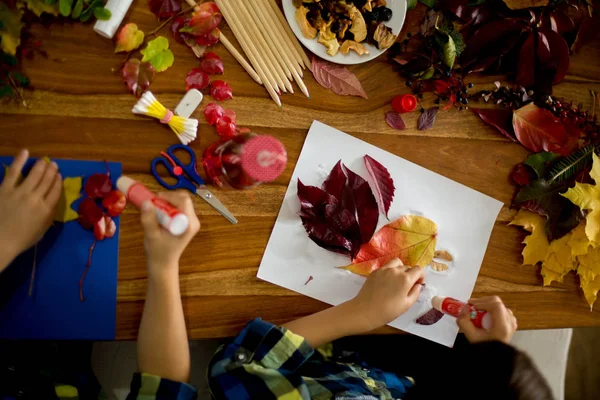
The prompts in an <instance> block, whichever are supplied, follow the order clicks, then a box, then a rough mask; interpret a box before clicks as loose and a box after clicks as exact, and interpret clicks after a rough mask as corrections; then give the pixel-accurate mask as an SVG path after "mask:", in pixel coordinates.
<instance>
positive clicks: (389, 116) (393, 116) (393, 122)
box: [385, 111, 406, 131]
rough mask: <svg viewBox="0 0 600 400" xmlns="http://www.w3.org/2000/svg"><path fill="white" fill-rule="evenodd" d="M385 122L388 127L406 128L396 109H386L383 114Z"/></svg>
mask: <svg viewBox="0 0 600 400" xmlns="http://www.w3.org/2000/svg"><path fill="white" fill-rule="evenodd" d="M385 122H387V124H388V125H389V126H390V128H393V129H397V130H399V131H401V130H403V129H405V128H406V124H405V123H404V120H403V119H402V115H401V114H400V113H397V112H396V111H388V112H387V113H386V114H385Z"/></svg>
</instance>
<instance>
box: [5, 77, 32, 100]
mask: <svg viewBox="0 0 600 400" xmlns="http://www.w3.org/2000/svg"><path fill="white" fill-rule="evenodd" d="M7 76H8V80H9V81H10V84H11V85H12V87H13V88H15V92H17V94H18V95H19V98H20V99H21V103H23V107H27V102H26V101H25V98H24V97H23V92H22V91H21V88H20V87H18V86H17V84H16V83H15V81H14V80H13V78H12V76H10V74H7Z"/></svg>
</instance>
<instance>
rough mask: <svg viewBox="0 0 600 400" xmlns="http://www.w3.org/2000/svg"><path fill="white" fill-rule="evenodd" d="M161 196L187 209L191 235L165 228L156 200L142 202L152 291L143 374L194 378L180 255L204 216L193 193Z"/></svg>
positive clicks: (144, 328)
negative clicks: (197, 209) (197, 210)
mask: <svg viewBox="0 0 600 400" xmlns="http://www.w3.org/2000/svg"><path fill="white" fill-rule="evenodd" d="M159 196H160V197H162V198H164V199H166V200H167V201H169V202H170V203H172V204H173V205H175V206H176V207H177V208H179V210H180V211H181V212H183V213H184V214H186V215H187V216H188V218H189V220H190V226H189V228H188V230H187V232H186V233H185V234H183V235H182V236H179V237H175V236H173V235H171V234H170V233H169V232H167V231H166V230H165V229H163V228H161V227H160V225H159V224H158V221H157V219H156V214H155V211H154V209H153V207H152V205H151V203H150V202H147V203H144V204H143V206H142V225H143V227H144V246H145V248H146V254H147V257H148V291H147V294H146V303H145V304H144V313H143V315H142V322H141V324H140V330H139V333H138V342H137V352H138V367H139V369H140V372H142V373H146V374H151V375H157V376H160V377H162V378H166V379H170V380H173V381H178V382H188V381H189V377H190V350H189V346H188V338H187V332H186V328H185V320H184V316H183V307H182V304H181V294H180V291H179V258H180V257H181V254H182V253H183V251H184V250H185V248H186V247H187V245H188V244H189V242H190V241H191V240H192V238H193V237H194V236H195V235H196V233H198V230H199V229H200V221H198V218H197V217H196V214H195V212H194V205H193V203H192V200H191V199H190V196H189V195H187V193H185V192H171V193H160V194H159Z"/></svg>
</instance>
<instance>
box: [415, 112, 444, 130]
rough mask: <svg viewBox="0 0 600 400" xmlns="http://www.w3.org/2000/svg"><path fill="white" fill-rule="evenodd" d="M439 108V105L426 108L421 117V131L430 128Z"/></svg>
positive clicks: (419, 125)
mask: <svg viewBox="0 0 600 400" xmlns="http://www.w3.org/2000/svg"><path fill="white" fill-rule="evenodd" d="M438 110H439V107H431V108H428V109H427V110H425V111H424V112H423V113H422V114H421V116H420V117H419V121H418V122H417V129H418V130H420V131H424V130H426V129H430V128H431V127H432V126H433V124H434V122H435V117H436V116H437V113H438Z"/></svg>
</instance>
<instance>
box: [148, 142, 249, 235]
mask: <svg viewBox="0 0 600 400" xmlns="http://www.w3.org/2000/svg"><path fill="white" fill-rule="evenodd" d="M176 150H183V151H185V152H187V153H188V154H189V155H190V163H189V164H184V163H183V162H182V161H181V160H180V159H179V158H177V156H176V155H175V151H176ZM160 154H161V156H162V157H157V158H155V159H154V160H152V175H154V178H155V179H156V180H157V181H158V183H160V184H161V185H162V186H163V187H165V188H166V189H169V190H175V189H187V190H189V191H190V192H192V193H193V194H196V195H198V196H200V197H201V198H202V199H203V200H204V201H206V202H207V203H208V204H210V205H211V206H212V207H213V208H214V209H215V210H217V211H218V212H219V214H221V215H222V216H224V217H225V218H226V219H227V220H228V221H229V222H231V223H232V224H237V222H238V221H237V219H236V218H235V217H234V216H233V214H231V213H230V212H229V210H228V209H227V207H225V206H224V205H223V203H221V202H220V201H219V199H217V198H216V197H215V196H214V195H213V194H212V193H211V192H210V190H208V188H207V187H206V182H205V181H204V179H202V177H201V176H200V175H199V174H198V171H197V170H196V154H194V151H193V150H192V149H191V148H189V147H188V146H186V145H184V144H175V145H173V146H171V147H169V148H168V150H167V152H166V153H165V152H162V151H161V153H160ZM159 164H162V165H164V166H165V168H167V171H169V173H170V174H171V176H172V177H173V178H175V179H177V182H176V183H175V184H173V185H171V184H169V183H167V182H165V181H164V180H163V178H161V177H160V175H159V174H158V172H157V170H156V167H157V166H158V165H159ZM184 173H185V175H187V177H186V176H185V175H184ZM196 185H198V186H196Z"/></svg>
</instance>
